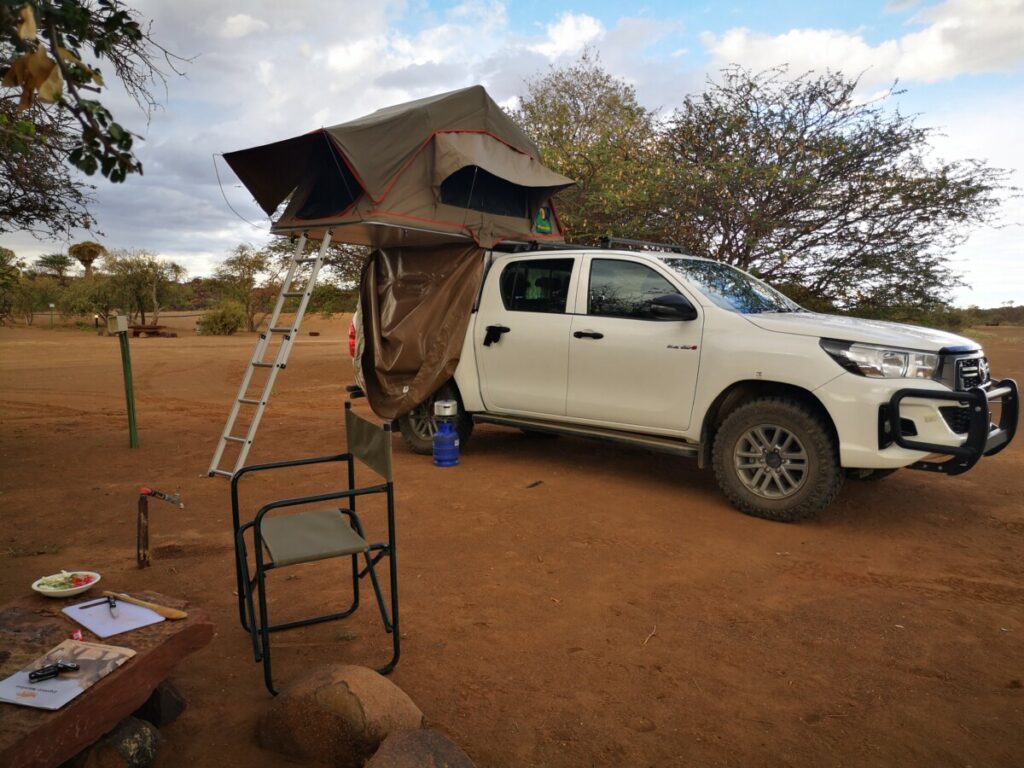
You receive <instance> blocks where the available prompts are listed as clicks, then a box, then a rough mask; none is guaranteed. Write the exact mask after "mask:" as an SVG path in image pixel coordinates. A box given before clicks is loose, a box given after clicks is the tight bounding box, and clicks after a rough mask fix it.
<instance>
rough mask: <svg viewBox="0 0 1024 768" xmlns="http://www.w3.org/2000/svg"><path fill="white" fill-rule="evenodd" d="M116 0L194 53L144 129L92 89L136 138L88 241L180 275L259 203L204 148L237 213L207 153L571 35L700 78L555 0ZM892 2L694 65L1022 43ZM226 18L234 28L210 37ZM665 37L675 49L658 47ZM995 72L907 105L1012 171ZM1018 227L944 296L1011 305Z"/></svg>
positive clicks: (963, 65) (674, 34)
mask: <svg viewBox="0 0 1024 768" xmlns="http://www.w3.org/2000/svg"><path fill="white" fill-rule="evenodd" d="M132 5H133V7H136V8H138V9H139V11H140V12H141V13H143V14H144V15H145V16H146V17H147V18H148V19H151V20H152V22H153V34H154V36H155V38H156V39H157V40H159V41H160V42H161V43H163V44H165V45H166V46H167V47H168V48H169V49H170V50H172V51H175V52H177V53H180V54H181V55H184V56H187V57H196V58H195V59H194V60H193V61H192V62H191V63H189V64H187V65H186V66H185V69H186V70H187V72H188V78H187V79H179V78H174V77H172V78H171V79H170V80H169V82H168V91H167V94H166V96H165V95H164V93H163V90H162V89H161V88H157V89H156V92H157V95H158V97H159V98H160V99H161V100H162V101H164V103H165V109H163V110H161V111H158V112H157V113H156V114H155V115H154V116H153V120H152V122H151V123H150V124H149V125H148V126H147V125H146V123H145V120H144V119H142V117H141V116H140V115H139V113H138V112H137V110H135V109H134V106H133V105H132V103H131V101H130V99H129V98H128V97H127V96H126V95H124V94H123V93H121V92H119V91H118V90H117V84H116V83H111V85H112V86H113V87H112V89H111V90H110V92H109V93H106V94H104V96H103V100H104V103H106V104H108V105H109V106H110V107H111V109H112V110H113V112H114V114H115V115H116V116H117V117H118V120H119V121H120V122H122V124H124V125H126V126H127V127H129V128H130V129H132V130H135V131H137V132H139V133H142V134H144V135H145V136H146V141H144V142H140V143H139V144H138V145H137V146H138V148H139V156H140V158H141V159H142V161H143V163H144V165H145V169H146V173H145V175H144V176H142V177H132V178H130V179H129V180H128V181H127V182H126V183H125V184H117V185H111V184H109V183H108V182H106V181H105V180H102V179H94V180H93V181H94V182H95V183H96V184H97V197H98V203H97V205H96V206H95V208H94V211H95V213H96V215H97V217H98V219H99V226H100V228H101V229H102V230H103V231H104V232H106V235H107V236H106V237H105V238H102V240H103V242H104V243H105V244H106V245H108V246H110V247H134V248H146V249H149V250H152V251H155V252H159V253H164V254H167V255H172V256H174V257H175V258H177V259H178V260H179V261H181V262H183V263H185V264H186V265H187V266H188V268H189V270H190V271H191V272H192V273H193V274H209V273H210V272H212V270H213V269H214V267H215V266H216V263H217V261H218V255H222V254H224V253H226V251H227V250H228V249H229V248H230V247H232V246H233V245H235V244H237V243H239V242H243V241H250V242H263V241H264V240H265V239H266V237H267V231H268V230H269V226H268V221H267V218H266V216H264V215H263V213H262V211H261V210H260V209H259V207H258V206H257V205H256V204H255V203H254V202H253V201H252V199H251V196H250V195H249V193H248V192H247V191H246V190H245V189H244V188H243V187H242V186H241V184H240V183H239V182H238V180H237V179H236V178H235V177H234V174H233V173H232V172H231V171H230V169H229V168H228V167H227V166H226V165H225V164H224V163H223V161H221V160H219V159H218V163H219V169H220V175H221V180H222V181H223V185H224V195H225V196H226V197H227V199H228V200H229V201H230V205H231V206H232V207H233V208H234V209H236V210H237V211H238V212H239V213H240V214H241V216H242V217H244V218H245V219H248V220H250V221H252V222H254V224H253V225H250V224H247V223H245V222H243V221H240V220H239V219H238V218H236V216H235V214H234V213H233V212H232V211H231V210H230V209H229V208H228V206H227V205H226V204H225V202H224V200H223V199H222V197H221V190H220V188H219V187H218V184H217V178H216V176H215V175H214V171H213V165H212V162H211V155H212V154H214V153H220V152H226V151H231V150H236V149H240V148H243V147H249V146H253V145H256V144H261V143H265V142H270V141H275V140H278V139H282V138H285V137H288V136H294V135H296V134H299V133H303V132H306V131H308V130H310V129H312V128H316V127H318V126H321V125H333V124H336V123H339V122H343V121H345V120H349V119H352V118H354V117H358V116H359V115H363V114H366V113H368V112H371V111H373V110H375V109H377V108H379V107H382V106H386V105H388V104H395V103H398V102H402V101H406V100H409V99H413V98H418V97H421V96H425V95H428V94H431V93H438V92H441V91H447V90H452V89H454V88H459V87H463V86H466V85H470V84H472V83H483V84H484V85H485V86H486V87H487V89H488V91H489V92H490V93H491V95H492V97H493V98H494V99H495V100H496V101H497V102H498V103H499V104H502V105H503V106H507V105H512V104H514V103H515V100H516V96H517V94H521V93H523V92H524V81H525V80H526V79H527V78H529V77H532V76H534V75H536V74H538V73H542V72H544V71H545V70H546V68H547V66H548V65H549V64H550V63H551V62H552V61H555V62H558V61H565V60H566V59H567V58H570V57H572V56H573V55H574V54H576V53H577V52H578V51H579V50H581V49H582V48H583V47H584V46H585V45H588V44H589V45H593V46H594V47H595V48H596V49H597V50H598V52H599V53H600V56H601V62H602V65H603V66H604V67H605V68H606V69H607V70H608V71H609V72H611V73H613V74H614V75H616V76H617V77H621V78H624V79H625V80H627V81H628V82H630V83H631V84H633V85H634V86H635V87H636V91H637V95H638V98H639V99H640V101H641V103H643V104H644V105H645V106H647V107H649V108H653V109H658V108H661V109H663V110H664V111H663V114H664V113H667V112H670V111H671V110H672V109H673V108H674V107H676V106H677V105H679V104H680V103H681V101H682V99H683V97H684V96H686V95H687V94H691V93H695V92H698V91H700V90H701V88H702V85H703V82H704V76H705V73H704V71H702V70H701V69H699V68H693V67H691V66H689V65H688V63H687V62H689V61H692V60H693V58H694V56H695V55H697V54H698V52H699V51H700V46H699V45H697V44H696V42H695V41H694V40H693V39H692V37H693V36H692V35H690V36H684V32H685V29H684V28H683V26H682V20H681V19H677V20H675V21H673V20H671V19H664V18H654V17H652V16H651V15H646V16H645V15H642V14H639V13H638V15H637V16H636V17H622V18H619V19H617V20H616V21H614V22H612V21H608V20H607V19H606V21H605V23H604V24H602V22H601V21H600V20H598V19H597V18H596V17H594V16H591V15H588V14H585V13H570V12H565V13H560V11H559V8H558V4H557V3H556V4H555V5H554V8H555V11H554V13H553V14H552V15H551V19H552V21H551V22H550V23H549V24H548V25H546V26H535V27H533V28H532V29H514V28H512V25H511V22H510V19H509V14H508V12H507V5H506V3H504V2H501V1H500V0H468V1H466V2H462V3H461V4H460V5H457V6H454V7H447V8H443V7H441V8H438V7H436V4H432V3H429V2H427V1H426V0H376V1H375V2H373V3H371V4H364V5H362V6H359V9H358V12H351V11H350V9H351V8H352V7H353V6H352V5H351V4H350V3H345V4H343V3H337V2H330V0H293V2H292V3H291V4H290V5H289V6H288V9H287V12H282V10H281V8H282V6H281V4H280V3H279V2H272V0H221V2H219V3H218V4H217V6H216V8H215V9H214V8H213V7H212V6H211V5H210V3H209V2H208V0H173V1H172V0H135V1H134V2H133V4H132ZM893 5H899V6H900V9H899V12H901V13H904V14H906V15H907V16H909V21H908V22H907V26H906V28H905V29H904V30H903V32H904V34H902V35H894V36H892V39H889V40H882V41H878V40H876V39H869V33H867V32H864V31H861V30H852V31H838V30H813V29H812V30H792V31H791V32H789V33H786V34H785V35H777V36H771V35H764V34H759V33H758V32H757V31H751V30H744V29H731V30H726V29H725V28H724V26H723V27H722V28H721V29H722V31H719V32H718V34H715V35H706V36H705V37H704V38H703V39H704V41H705V44H706V45H707V47H708V50H709V51H710V53H711V59H712V64H719V63H723V62H727V61H731V60H737V61H741V62H743V63H746V64H748V65H750V66H755V67H756V66H765V65H769V64H776V63H779V62H780V61H791V62H792V63H793V70H794V71H799V70H802V69H812V68H813V69H821V68H823V67H825V66H832V67H842V68H843V69H844V70H845V71H860V70H862V69H866V68H869V67H870V68H871V69H870V78H869V79H868V80H866V81H865V88H864V89H863V96H864V97H866V96H867V95H869V94H870V93H872V92H874V91H877V90H878V89H879V88H884V86H885V85H886V84H887V83H888V82H889V81H890V80H891V79H892V78H893V77H894V76H896V75H898V76H899V77H900V78H901V79H903V80H905V81H906V80H911V79H919V80H927V81H929V82H931V81H933V80H936V79H939V78H943V77H952V76H954V75H955V74H956V73H957V72H988V71H1006V70H1008V69H1011V68H1013V67H1014V66H1016V62H1018V61H1019V60H1020V58H1021V55H1022V54H1024V51H1022V50H1021V48H1022V46H1021V45H1020V44H1019V43H1017V42H1016V41H1017V40H1020V39H1022V30H1021V23H1020V18H1021V11H1020V8H1021V7H1022V5H1024V0H1017V2H1012V3H1011V2H1000V3H995V2H990V3H987V5H986V6H985V7H979V6H980V5H981V3H980V0H979V2H974V3H971V2H967V1H966V0H948V1H947V2H941V3H939V4H937V5H932V6H925V5H923V4H921V3H918V4H917V5H916V6H915V7H914V8H913V10H910V11H908V10H907V3H905V2H902V1H899V2H897V3H893ZM563 7H564V6H563ZM876 15H880V11H878V12H877V13H876ZM691 16H694V15H693V14H691ZM865 16H866V17H868V18H870V14H865ZM224 19H228V21H227V22H225V21H224ZM264 19H265V20H268V21H267V22H264V21H262V20H264ZM226 32H227V33H230V34H234V33H237V35H236V36H234V37H230V38H226V37H225V33H226ZM226 39H230V43H228V42H225V40H226ZM683 48H689V50H690V53H689V54H688V55H685V56H684V55H682V54H680V55H678V56H672V55H671V52H672V51H677V52H679V51H681V49H683ZM111 79H113V78H111ZM1008 86H1012V88H1011V87H1007V88H1006V89H1004V91H1003V92H1002V93H999V94H994V95H992V96H990V97H986V99H985V100H984V101H982V100H980V98H979V99H975V100H973V101H972V100H971V99H969V98H967V97H965V96H964V95H963V90H964V89H959V91H958V92H957V93H956V94H955V95H954V96H953V97H952V98H951V100H950V101H948V102H945V101H943V99H944V98H945V96H944V94H945V91H944V90H941V89H943V86H933V87H932V88H931V89H930V93H929V97H930V98H934V99H935V101H934V103H931V102H929V103H927V105H925V106H924V109H925V115H924V117H923V118H922V120H921V122H922V123H926V124H931V125H938V126H943V127H944V128H945V129H946V132H947V134H948V138H947V139H940V140H937V141H936V146H937V154H938V155H939V156H940V157H943V158H945V159H956V158H960V157H979V158H983V159H986V160H988V161H989V162H990V163H992V164H993V165H996V166H1000V167H1006V168H1016V169H1022V170H1024V156H1022V151H1021V150H1019V149H1018V144H1019V141H1018V138H1017V136H1016V135H1015V134H1016V133H1018V132H1019V131H1017V127H1018V126H1020V125H1021V124H1022V123H1024V110H1022V108H1020V107H1018V106H1016V105H1017V104H1019V103H1024V91H1022V88H1021V86H1020V80H1015V81H1013V82H1011V83H1008ZM916 90H917V89H912V91H911V95H912V94H913V93H914V91H916ZM1016 182H1017V183H1018V184H1020V183H1021V177H1018V178H1017V179H1016ZM1006 219H1007V221H1008V222H1009V223H1017V224H1020V223H1022V222H1024V210H1022V206H1021V205H1020V203H1019V201H1018V202H1016V203H1014V202H1013V201H1011V202H1010V203H1008V207H1007V209H1006ZM86 236H89V235H87V233H84V232H83V233H80V235H79V237H78V238H76V239H83V238H84V237H86ZM1019 241H1020V229H1019V228H1016V229H1014V228H1010V229H1004V230H998V231H986V232H979V233H977V234H976V235H975V236H973V237H972V238H971V240H970V241H969V242H968V243H967V244H965V246H964V247H963V248H961V249H960V251H959V252H958V253H957V254H956V255H955V257H954V265H955V266H956V267H958V268H961V269H962V270H963V271H964V272H965V273H966V275H967V279H968V280H969V281H970V282H972V283H973V286H974V287H973V289H972V290H970V291H963V292H960V293H959V294H958V299H959V300H960V301H961V302H964V303H970V302H977V303H980V304H983V305H984V304H988V305H992V304H998V303H999V302H1000V301H1005V300H1009V299H1016V300H1017V301H1018V302H1020V301H1024V274H1022V270H1024V254H1022V253H1021V248H1020V246H1019V245H1018V243H1019ZM0 244H2V245H5V246H8V247H11V248H13V249H14V250H15V251H16V252H17V253H18V254H19V255H22V256H25V257H28V258H34V257H35V256H37V255H39V254H42V253H48V252H51V251H53V250H55V249H56V248H59V247H62V245H63V244H56V243H46V242H37V241H34V240H32V238H31V237H29V236H27V235H22V234H9V233H4V234H3V235H0Z"/></svg>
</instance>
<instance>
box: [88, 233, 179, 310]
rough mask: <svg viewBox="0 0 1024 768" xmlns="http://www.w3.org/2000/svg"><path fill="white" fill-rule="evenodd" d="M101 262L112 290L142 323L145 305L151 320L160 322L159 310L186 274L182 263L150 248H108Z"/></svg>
mask: <svg viewBox="0 0 1024 768" xmlns="http://www.w3.org/2000/svg"><path fill="white" fill-rule="evenodd" d="M104 264H105V266H106V269H107V272H109V273H110V279H111V281H112V283H113V286H112V287H113V290H114V291H115V292H116V294H117V295H119V296H120V297H121V299H122V303H123V305H124V306H125V307H127V308H128V311H129V313H130V315H131V316H132V317H135V316H136V315H138V316H139V319H140V321H141V323H142V324H143V325H146V309H147V307H148V308H149V309H150V310H151V311H152V324H153V325H156V324H157V323H159V322H160V310H161V309H162V308H163V305H164V304H165V303H166V302H167V301H168V299H169V298H170V292H171V291H172V290H173V288H174V286H175V285H176V284H177V282H178V281H179V280H181V279H182V278H183V277H184V276H185V269H184V268H183V267H182V266H181V265H179V264H176V263H175V262H173V261H167V260H166V259H161V258H159V257H158V256H156V255H155V254H152V253H150V252H149V251H123V250H122V251H111V252H110V253H108V254H107V255H106V257H105V258H104Z"/></svg>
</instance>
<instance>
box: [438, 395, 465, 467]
mask: <svg viewBox="0 0 1024 768" xmlns="http://www.w3.org/2000/svg"><path fill="white" fill-rule="evenodd" d="M458 409H459V404H458V403H457V402H455V401H454V400H438V401H436V402H435V403H434V420H435V422H436V423H437V432H435V433H434V466H435V467H456V466H458V464H459V433H458V432H456V431H455V417H456V415H457V414H458Z"/></svg>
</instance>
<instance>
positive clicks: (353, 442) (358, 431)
mask: <svg viewBox="0 0 1024 768" xmlns="http://www.w3.org/2000/svg"><path fill="white" fill-rule="evenodd" d="M345 433H346V434H347V435H348V452H349V453H351V454H352V455H353V456H354V457H355V458H357V459H359V460H360V461H361V462H363V463H364V464H365V465H366V466H368V467H369V468H370V469H372V470H373V471H374V472H376V473H377V474H378V475H380V476H381V477H383V478H384V479H385V480H387V481H388V482H391V480H392V475H391V425H390V424H385V425H384V426H383V427H379V426H377V425H376V424H372V423H371V422H369V421H367V420H366V419H364V418H362V417H361V416H357V415H356V414H355V413H353V411H352V404H351V403H345Z"/></svg>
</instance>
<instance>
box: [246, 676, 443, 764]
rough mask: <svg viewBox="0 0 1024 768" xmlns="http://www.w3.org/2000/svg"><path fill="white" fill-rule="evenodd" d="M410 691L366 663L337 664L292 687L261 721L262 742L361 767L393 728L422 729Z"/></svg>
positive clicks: (305, 757)
mask: <svg viewBox="0 0 1024 768" xmlns="http://www.w3.org/2000/svg"><path fill="white" fill-rule="evenodd" d="M422 725H423V713H422V712H421V711H420V709H419V707H417V706H416V705H415V704H414V703H413V702H412V699H410V698H409V697H408V696H407V695H406V694H405V692H404V691H403V690H402V689H401V688H399V687H398V686H397V685H395V684H394V683H392V682H391V681H390V680H388V679H387V678H385V677H382V676H381V675H379V674H377V673H376V672H374V671H373V670H371V669H367V668H366V667H357V666H352V665H348V664H333V665H327V666H324V667H321V668H319V669H318V670H317V671H316V672H315V673H314V674H310V675H308V676H306V677H305V678H302V679H301V680H299V681H298V682H296V683H294V684H292V685H291V686H289V687H288V688H287V689H286V690H284V691H283V692H282V693H281V695H280V696H278V697H277V698H275V699H274V700H273V701H272V702H271V703H270V706H269V707H268V708H267V709H266V711H265V712H264V713H263V717H262V718H261V721H260V744H261V745H263V746H264V747H265V748H267V749H271V750H273V751H275V752H280V753H282V754H286V755H290V756H292V757H296V758H299V759H303V760H317V761H319V762H322V763H328V764H330V765H333V766H338V767H339V768H348V767H349V766H351V767H352V768H358V766H361V765H362V764H363V762H364V761H365V760H366V759H367V758H368V757H369V756H370V755H372V754H373V753H374V751H375V750H376V749H377V747H378V746H380V743H381V742H382V741H383V740H384V738H385V737H386V736H387V735H388V734H389V733H391V732H392V731H396V730H401V729H410V728H419V727H421V726H422Z"/></svg>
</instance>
